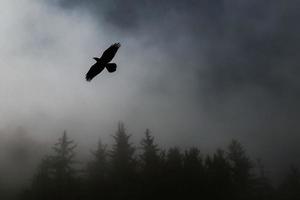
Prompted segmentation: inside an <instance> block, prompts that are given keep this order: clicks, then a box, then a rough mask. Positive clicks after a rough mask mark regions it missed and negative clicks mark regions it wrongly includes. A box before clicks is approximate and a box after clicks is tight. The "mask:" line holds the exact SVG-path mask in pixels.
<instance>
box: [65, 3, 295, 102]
mask: <svg viewBox="0 0 300 200" xmlns="http://www.w3.org/2000/svg"><path fill="white" fill-rule="evenodd" d="M60 4H61V5H63V6H64V7H67V8H73V7H77V6H80V7H87V8H89V9H90V10H91V12H92V13H93V14H94V15H98V16H100V17H103V18H104V21H105V22H106V23H107V24H111V25H113V26H115V27H117V30H119V31H120V32H121V33H122V34H128V35H131V36H132V37H137V38H139V37H146V38H147V39H148V42H149V43H148V44H150V45H151V44H153V45H157V46H159V47H160V49H161V50H162V52H164V53H165V56H166V57H167V56H169V57H171V58H172V59H176V60H177V61H178V62H179V63H180V66H179V67H186V68H189V67H194V69H195V72H196V73H200V75H199V78H203V77H206V78H205V79H206V81H207V83H209V84H210V86H211V87H210V86H209V89H212V90H213V91H216V92H218V93H219V92H221V93H223V92H225V94H226V91H227V90H232V89H235V88H236V87H242V86H243V85H246V86H247V85H249V84H250V85H253V84H254V85H257V86H260V87H264V88H266V89H267V90H269V91H270V92H272V93H276V94H277V95H279V96H280V95H283V96H285V95H288V96H289V97H297V98H298V97H299V95H298V92H297V91H298V85H299V81H298V79H297V77H295V74H299V69H298V67H297V65H298V62H299V60H298V59H299V58H298V56H297V53H298V52H299V46H300V45H299V41H300V40H299V35H300V34H299V33H300V28H299V26H297V19H298V18H299V17H300V16H299V15H300V14H299V12H298V9H297V8H299V6H300V3H299V2H298V1H286V2H283V1H270V0H264V1H250V0H243V1H223V0H212V1H197V0H188V1H169V0H163V1H146V0H131V1H121V0H115V1H94V0H88V1H69V0H62V1H60ZM181 40H184V42H180V41H181ZM201 57H204V59H205V62H204V63H203V61H201V62H199V60H198V59H199V58H201ZM186 61H188V62H186ZM197 63H199V64H197ZM183 64H184V66H182V65H183ZM203 64H205V71H203V70H201V69H203ZM189 65H190V66H189ZM173 67H176V66H173ZM197 69H199V72H197ZM201 73H204V74H205V75H204V76H203V75H201ZM201 83H202V82H201ZM285 97H286V96H285Z"/></svg>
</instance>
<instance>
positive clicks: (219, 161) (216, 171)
mask: <svg viewBox="0 0 300 200" xmlns="http://www.w3.org/2000/svg"><path fill="white" fill-rule="evenodd" d="M206 176H207V177H206V181H207V190H206V192H207V193H206V196H207V198H209V199H222V198H223V197H224V196H226V197H228V198H229V199H230V198H232V196H231V194H232V190H231V187H232V183H231V171H230V165H229V162H228V160H227V159H226V155H225V152H224V150H221V149H218V150H217V151H216V153H214V155H213V157H212V158H210V157H207V159H206Z"/></svg>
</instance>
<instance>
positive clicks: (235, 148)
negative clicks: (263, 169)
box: [228, 140, 254, 199]
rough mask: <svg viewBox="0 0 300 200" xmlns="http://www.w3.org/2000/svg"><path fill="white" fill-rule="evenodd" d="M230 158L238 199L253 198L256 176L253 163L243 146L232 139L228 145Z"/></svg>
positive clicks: (233, 182)
mask: <svg viewBox="0 0 300 200" xmlns="http://www.w3.org/2000/svg"><path fill="white" fill-rule="evenodd" d="M228 160H229V162H230V166H231V172H232V184H233V188H234V190H235V197H234V198H236V199H251V198H253V197H252V196H251V193H252V192H253V181H254V177H253V176H252V174H251V169H252V168H253V163H252V162H251V160H250V159H249V157H248V156H247V154H246V152H245V150H244V148H243V146H242V145H241V144H240V143H239V142H238V141H236V140H232V141H231V143H230V145H229V146H228Z"/></svg>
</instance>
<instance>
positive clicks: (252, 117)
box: [0, 0, 300, 184]
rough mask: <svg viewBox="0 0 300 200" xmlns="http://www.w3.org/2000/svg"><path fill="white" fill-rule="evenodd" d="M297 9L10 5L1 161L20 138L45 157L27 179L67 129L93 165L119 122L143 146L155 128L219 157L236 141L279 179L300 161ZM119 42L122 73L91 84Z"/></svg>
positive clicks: (0, 84)
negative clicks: (100, 59) (98, 61)
mask: <svg viewBox="0 0 300 200" xmlns="http://www.w3.org/2000/svg"><path fill="white" fill-rule="evenodd" d="M297 6H299V3H298V2H296V1H288V2H282V1H259V2H258V1H250V0H244V1H240V2H238V3H237V2H233V1H226V2H225V1H223V0H218V1H217V0H215V1H210V2H207V1H192V0H189V1H175V2H174V1H159V3H158V2H156V1H155V3H154V2H153V3H147V1H134V0H132V1H129V2H126V3H124V1H119V0H117V1H93V0H88V1H69V0H61V1H47V0H44V1H38V0H23V1H17V0H3V2H2V5H1V8H0V13H1V14H0V16H1V17H0V23H1V24H2V25H1V27H0V44H1V48H0V65H1V70H2V73H0V91H1V93H0V98H1V100H2V101H1V105H0V110H1V112H0V115H1V123H0V130H1V131H0V134H1V135H0V140H1V141H2V143H5V145H1V146H3V149H4V150H3V151H2V152H1V153H2V155H3V156H1V158H0V160H1V161H0V162H3V163H4V162H5V161H7V160H8V158H7V157H6V153H5V152H10V150H9V149H10V146H14V142H12V141H18V139H17V138H20V137H21V136H18V134H17V133H19V132H20V127H21V129H22V131H25V132H26V134H25V135H26V137H28V140H29V141H30V142H28V143H29V146H31V147H33V148H37V149H40V153H39V154H38V155H35V154H34V153H32V152H31V153H29V155H28V156H29V157H30V159H32V162H29V163H32V164H29V165H28V171H30V169H32V168H34V166H35V164H36V162H37V161H36V160H38V158H40V157H41V156H42V154H43V152H45V153H46V152H48V151H50V149H51V147H50V146H51V144H53V143H54V141H55V140H56V138H57V137H59V136H60V135H61V134H62V132H63V131H64V130H67V132H68V133H69V136H71V138H72V139H74V140H75V141H76V142H77V143H78V145H79V147H80V150H81V153H80V155H81V154H82V155H81V156H82V157H84V156H87V155H88V154H89V151H90V149H91V148H92V147H93V146H94V145H95V144H96V143H97V142H96V141H97V140H98V139H99V137H101V138H102V139H103V141H104V142H106V143H111V141H112V137H111V135H112V134H113V133H114V132H115V129H116V127H117V123H118V121H119V120H121V121H123V122H125V125H126V127H128V131H129V133H130V134H132V139H133V140H134V141H139V140H140V138H141V137H142V134H143V132H144V131H145V129H146V128H150V129H151V130H152V133H153V135H154V136H155V138H159V141H160V145H162V146H166V147H168V146H180V147H189V146H197V147H199V148H200V149H201V150H203V151H204V152H212V151H213V150H215V149H216V148H217V147H224V146H225V145H226V144H227V143H228V142H229V141H231V139H233V138H234V139H237V140H239V141H240V142H241V143H243V144H244V145H245V147H246V148H247V149H248V151H249V153H250V154H251V155H252V156H253V157H254V158H262V160H263V161H264V163H265V164H266V168H267V169H268V170H269V172H270V174H272V175H274V176H276V175H277V174H279V173H280V171H281V170H282V168H283V167H284V166H286V163H291V162H294V163H299V161H300V160H299V152H300V151H299V145H298V144H297V141H299V139H300V138H299V134H298V133H299V129H300V127H299V123H297V122H298V119H299V114H298V113H299V103H298V102H299V97H300V95H299V85H300V84H299V80H298V75H299V69H298V68H297V65H298V63H299V58H298V56H297V52H298V51H299V41H300V40H299V35H300V34H299V31H300V29H299V28H298V26H297V19H298V18H299V14H298V11H297V9H296V8H297ZM114 42H120V43H121V44H122V46H121V48H120V50H119V52H118V54H117V56H116V57H115V62H116V63H118V68H117V71H116V72H115V73H112V74H110V73H107V72H104V73H102V74H100V75H99V76H98V77H96V78H95V79H94V80H93V81H92V82H91V83H88V82H86V81H85V80H84V76H85V73H86V72H87V70H88V69H89V67H90V66H91V65H92V64H93V63H94V61H93V60H92V57H95V56H100V55H101V53H102V51H103V50H104V49H106V48H107V47H108V46H109V45H111V44H112V43H114ZM22 131H21V132H22ZM16 135H17V136H16ZM21 135H22V134H21ZM23 135H24V134H23ZM20 140H21V139H20ZM22 141H23V140H22ZM32 144H34V145H32ZM34 151H35V150H33V152H34ZM22 157H23V156H22ZM24 157H25V156H24ZM17 160H20V159H19V158H17ZM24 162H25V161H24ZM8 163H9V162H8ZM2 168H4V169H3V171H4V172H3V174H8V176H10V174H9V173H6V171H7V169H10V165H8V166H6V165H3V167H2ZM9 171H10V170H9ZM12 171H13V172H11V173H14V170H12ZM15 171H17V170H15ZM28 174H30V173H29V172H28ZM29 177H30V175H28V176H26V177H24V179H25V180H28V178H29ZM18 181H19V180H18ZM18 181H15V182H18ZM15 182H14V183H13V184H15Z"/></svg>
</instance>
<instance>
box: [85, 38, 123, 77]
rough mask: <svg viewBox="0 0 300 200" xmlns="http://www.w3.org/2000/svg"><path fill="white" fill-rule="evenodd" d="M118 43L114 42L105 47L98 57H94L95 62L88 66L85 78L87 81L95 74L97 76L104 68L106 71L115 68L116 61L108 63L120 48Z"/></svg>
mask: <svg viewBox="0 0 300 200" xmlns="http://www.w3.org/2000/svg"><path fill="white" fill-rule="evenodd" d="M120 46H121V45H120V43H115V44H113V45H111V46H110V47H109V48H108V49H106V50H105V51H104V52H103V54H102V56H101V57H100V58H97V57H94V59H95V60H96V63H95V64H94V65H93V66H92V67H91V68H90V70H89V71H88V73H87V74H86V76H85V78H86V80H87V81H91V80H92V79H93V78H94V77H95V76H97V75H98V74H99V73H100V72H102V70H103V69H104V68H106V69H107V71H108V72H110V73H112V72H115V71H116V70H117V64H116V63H110V61H111V60H112V59H113V58H114V57H115V55H116V53H117V51H118V49H119V48H120Z"/></svg>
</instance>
